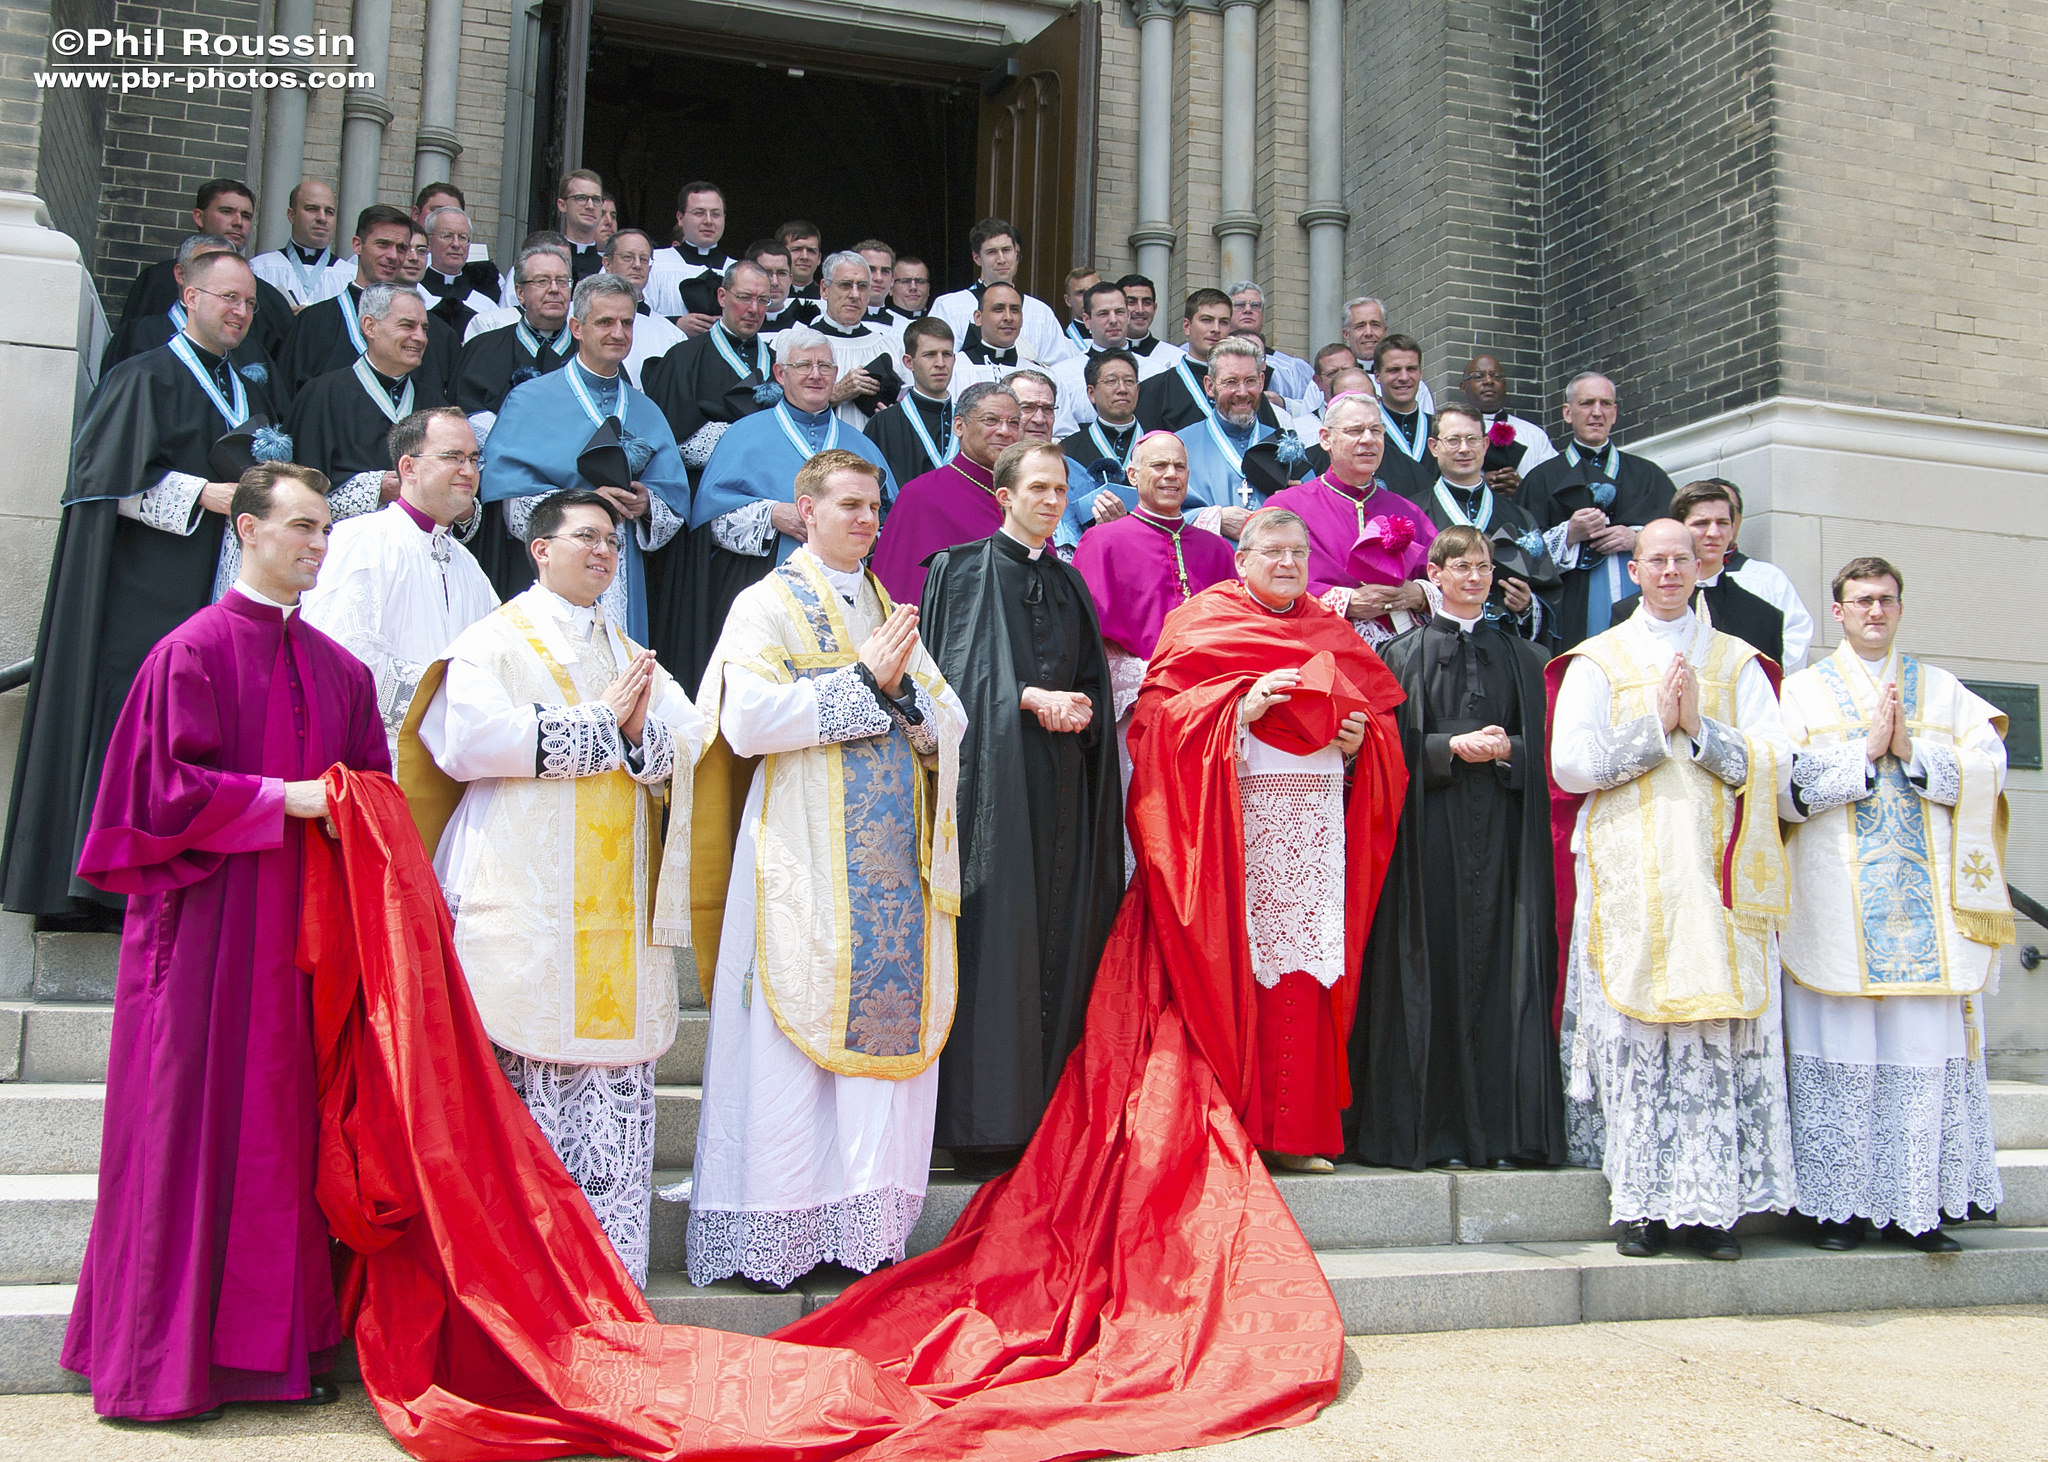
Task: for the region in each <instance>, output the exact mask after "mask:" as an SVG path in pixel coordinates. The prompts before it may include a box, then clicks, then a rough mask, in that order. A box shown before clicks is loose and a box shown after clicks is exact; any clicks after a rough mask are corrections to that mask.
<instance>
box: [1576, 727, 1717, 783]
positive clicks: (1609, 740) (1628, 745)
mask: <svg viewBox="0 0 2048 1462" xmlns="http://www.w3.org/2000/svg"><path fill="white" fill-rule="evenodd" d="M1704 725H1705V723H1704V722H1702V729H1704ZM1670 752H1671V748H1670V746H1669V745H1668V744H1667V743H1666V742H1665V739H1664V727H1663V726H1662V724H1661V723H1659V721H1658V720H1657V718H1656V717H1655V716H1654V715H1651V716H1638V717H1636V718H1635V719H1634V720H1633V721H1624V722H1622V724H1621V725H1619V726H1607V727H1603V728H1602V729H1600V730H1599V731H1597V732H1596V733H1595V738H1594V746H1593V754H1592V773H1591V775H1592V782H1593V785H1594V786H1596V787H1598V788H1599V789H1600V790H1601V791H1603V792H1607V791H1611V790H1613V789H1614V788H1616V787H1620V786H1625V785H1627V784H1628V783H1630V782H1633V781H1634V780H1635V779H1636V778H1637V777H1640V776H1641V775H1642V774H1643V773H1644V772H1647V771H1649V770H1650V769H1651V768H1652V767H1654V766H1656V765H1657V764H1658V763H1659V762H1661V761H1663V760H1664V758H1665V757H1666V756H1668V755H1670Z"/></svg>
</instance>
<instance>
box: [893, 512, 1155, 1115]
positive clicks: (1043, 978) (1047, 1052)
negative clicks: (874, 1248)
mask: <svg viewBox="0 0 2048 1462" xmlns="http://www.w3.org/2000/svg"><path fill="white" fill-rule="evenodd" d="M919 630H920V632H921V633H922V635H923V636H924V642H925V645H926V647H927V648H928V649H929V650H930V651H931V654H932V658H933V659H935V660H936V661H937V662H938V665H939V668H940V670H941V671H943V672H944V673H945V676H946V680H947V683H948V684H950V685H951V686H952V687H953V689H954V691H955V692H956V693H957V694H958V695H959V697H960V699H961V700H962V701H963V702H964V703H965V705H966V707H967V720H968V725H967V739H966V742H965V743H964V744H963V746H962V747H961V756H960V883H961V900H960V903H961V908H960V919H959V923H958V926H957V933H958V939H959V951H960V1006H959V1012H958V1014H957V1015H955V1017H954V1019H953V1029H952V1033H951V1035H949V1036H948V1037H947V1040H946V1046H945V1049H944V1051H943V1052H942V1053H941V1055H940V1057H939V1104H938V1116H937V1129H936V1133H935V1135H934V1138H933V1140H934V1142H935V1143H936V1144H937V1145H938V1146H940V1147H944V1148H949V1149H959V1150H962V1151H972V1150H975V1149H985V1148H1003V1147H1017V1146H1022V1145H1023V1144H1024V1143H1027V1142H1029V1141H1030V1140H1031V1134H1032V1133H1033V1132H1034V1131H1036V1130H1037V1127H1038V1121H1039V1118H1040V1117H1041V1116H1042V1115H1044V1112H1045V1104H1046V1100H1047V1098H1048V1097H1049V1096H1050V1095H1051V1093H1052V1088H1053V1086H1054V1085H1055V1084H1056V1083H1057V1082H1058V1080H1059V1074H1060V1069H1061V1068H1062V1067H1063V1066H1064V1065H1065V1064H1066V1059H1067V1055H1068V1053H1069V1052H1070V1051H1072V1050H1073V1048H1074V1046H1075V1044H1076V1043H1077V1042H1078V1041H1079V1040H1080V1037H1081V1023H1082V1019H1083V1017H1084V1016H1085V1014H1086V1012H1087V1006H1088V990H1089V986H1090V984H1091V982H1092V981H1093V979H1094V976H1095V964H1096V961H1097V960H1098V959H1099V958H1100V957H1101V954H1102V946H1103V942H1104V941H1105V940H1106V939H1107V938H1108V937H1109V926H1110V923H1111V921H1112V920H1113V919H1114V918H1115V917H1116V910H1117V904H1118V903H1119V902H1120V901H1121V900H1122V898H1123V891H1124V866H1123V828H1122V818H1123V786H1122V782H1121V779H1120V777H1119V774H1118V771H1117V755H1116V725H1115V722H1114V721H1113V719H1112V718H1111V715H1110V698H1109V665H1108V662H1107V660H1106V659H1105V658H1104V655H1103V650H1102V635H1101V632H1100V630H1099V628H1098V626H1097V624H1096V619H1095V606H1094V603H1093V602H1092V601H1091V600H1090V598H1089V596H1088V587H1087V585H1086V584H1085V583H1084V582H1083V581H1082V579H1081V576H1080V575H1079V574H1077V573H1075V572H1074V571H1073V569H1071V568H1069V567H1068V566H1067V565H1066V564H1064V563H1062V562H1061V561H1060V560H1059V558H1058V556H1057V555H1055V554H1054V553H1052V552H1051V551H1050V550H1049V549H1048V550H1046V551H1043V552H1041V553H1040V554H1039V555H1038V556H1037V557H1035V558H1034V557H1032V555H1031V553H1030V551H1029V550H1027V549H1026V548H1025V547H1024V545H1023V544H1021V543H1019V542H1017V541H1016V540H1015V539H1013V538H1009V537H1006V536H1005V535H1003V534H1001V533H998V534H996V535H995V536H994V537H993V538H988V539H985V540H983V541H982V542H979V543H969V544H965V545H963V546H961V547H959V548H953V549H949V550H947V551H946V552H944V553H941V554H936V555H934V556H933V558H932V561H931V574H930V576H929V577H928V578H927V579H926V580H925V586H924V600H923V604H922V606H921V618H920V624H919ZM1031 686H1036V687H1038V688H1040V689H1043V690H1061V691H1080V692H1081V693H1082V694H1084V695H1086V696H1087V697H1088V699H1089V700H1090V702H1091V703H1092V704H1093V705H1094V707H1095V716H1094V719H1093V720H1092V721H1091V722H1090V724H1089V726H1088V728H1087V730H1085V731H1080V732H1050V731H1047V730H1045V729H1044V728H1043V727H1042V726H1040V725H1039V723H1038V719H1037V717H1036V716H1034V715H1032V714H1030V713H1028V712H1026V711H1025V710H1024V709H1023V708H1022V705H1021V703H1020V702H1021V697H1022V695H1023V692H1024V690H1025V688H1026V687H1031Z"/></svg>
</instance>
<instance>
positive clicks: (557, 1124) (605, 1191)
mask: <svg viewBox="0 0 2048 1462" xmlns="http://www.w3.org/2000/svg"><path fill="white" fill-rule="evenodd" d="M498 1069H499V1070H501V1071H503V1072H504V1073H505V1079H506V1080H508V1081H510V1082H511V1083H512V1088H513V1090H515V1091H517V1092H518V1093H519V1099H520V1100H521V1101H522V1102H524V1103H525V1104H526V1110H527V1111H529V1112H531V1113H532V1114H533V1121H534V1125H535V1126H537V1127H539V1128H540V1130H541V1135H542V1136H544V1137H546V1138H547V1140H548V1145H549V1146H550V1147H552V1148H554V1150H555V1154H556V1156H558V1157H560V1158H561V1159H562V1166H563V1167H565V1168H567V1169H568V1170H569V1176H570V1177H572V1178H574V1179H575V1180H576V1185H577V1186H578V1187H579V1188H581V1189H582V1190H583V1196H584V1197H585V1198H587V1199H589V1200H590V1210H591V1212H593V1213H595V1214H596V1215H597V1221H598V1222H599V1223H600V1224H602V1225H603V1226H604V1232H605V1237H606V1238H608V1239H610V1240H611V1241H612V1248H613V1249H615V1250H617V1251H618V1255H619V1262H621V1263H622V1264H624V1265H625V1266H626V1272H627V1273H628V1274H630V1275H632V1276H633V1283H635V1284H637V1285H639V1286H640V1287H641V1288H642V1289H645V1288H646V1287H647V1252H648V1229H649V1226H650V1222H651V1219H652V1216H653V1215H652V1208H653V1204H654V1063H653V1062H652V1061H642V1062H640V1063H639V1064H638V1065H635V1066H565V1065H561V1064H559V1063H557V1062H553V1061H535V1060H532V1059H531V1058H529V1057H526V1056H517V1055H514V1054H513V1053H512V1052H510V1051H507V1050H504V1049H502V1048H498Z"/></svg>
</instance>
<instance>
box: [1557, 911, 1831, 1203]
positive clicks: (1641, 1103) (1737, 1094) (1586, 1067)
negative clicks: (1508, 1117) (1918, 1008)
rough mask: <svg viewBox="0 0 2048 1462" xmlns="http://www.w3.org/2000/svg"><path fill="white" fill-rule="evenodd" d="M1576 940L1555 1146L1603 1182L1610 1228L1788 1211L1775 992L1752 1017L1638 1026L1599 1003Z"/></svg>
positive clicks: (1785, 1113) (1787, 1141)
mask: <svg viewBox="0 0 2048 1462" xmlns="http://www.w3.org/2000/svg"><path fill="white" fill-rule="evenodd" d="M1579 922H1580V924H1581V926H1583V924H1584V922H1585V921H1584V919H1583V918H1581V920H1580V921H1579ZM1584 937H1585V936H1584V933H1583V928H1581V929H1580V930H1578V931H1575V933H1574V942H1575V948H1574V950H1573V956H1572V961H1571V968H1570V971H1569V972H1568V975H1567V980H1568V987H1567V989H1568V993H1567V999H1566V1002H1565V1008H1564V1023H1563V1026H1562V1028H1561V1029H1560V1031H1559V1034H1558V1046H1559V1053H1560V1058H1561V1060H1562V1061H1563V1063H1564V1075H1565V1090H1566V1095H1565V1138H1566V1145H1567V1150H1568V1152H1569V1154H1570V1159H1571V1161H1572V1162H1573V1163H1574V1164H1575V1165H1577V1166H1580V1167H1593V1168H1599V1169H1601V1170H1602V1171H1603V1172H1604V1173H1605V1174H1606V1175H1607V1183H1608V1190H1609V1199H1610V1202H1611V1204H1612V1210H1611V1211H1612V1215H1613V1221H1614V1222H1616V1223H1623V1222H1627V1221H1628V1220H1630V1219H1637V1218H1655V1219H1662V1220H1663V1221H1664V1222H1666V1223H1670V1224H1708V1225H1711V1226H1713V1227H1715V1228H1726V1227H1728V1226H1729V1225H1731V1224H1733V1223H1734V1222H1735V1221H1736V1220H1737V1219H1738V1218H1740V1217H1741V1216H1742V1215H1743V1214H1745V1213H1759V1212H1764V1211H1772V1212H1777V1213H1785V1212H1789V1211H1790V1210H1791V1209H1792V1207H1793V1206H1794V1205H1795V1204H1796V1203H1797V1202H1798V1199H1799V1190H1798V1186H1797V1180H1796V1176H1795V1173H1796V1168H1795V1164H1794V1161H1793V1151H1792V1129H1791V1120H1790V1102H1789V1099H1788V1097H1787V1094H1786V1089H1785V1048H1784V1038H1783V1028H1782V1024H1781V1021H1782V1011H1781V1008H1780V1007H1779V1006H1778V1003H1777V1001H1776V999H1775V991H1774V992H1773V994H1774V998H1773V1000H1772V1002H1771V1009H1770V1010H1769V1011H1767V1012H1766V1013H1765V1014H1764V1016H1763V1017H1762V1018H1761V1019H1758V1020H1717V1021H1697V1022H1692V1023H1688V1024H1676V1025H1650V1024H1646V1023H1644V1022H1641V1021H1637V1020H1632V1019H1630V1018H1629V1017H1628V1016H1626V1015H1623V1014H1622V1013H1621V1012H1620V1011H1618V1010H1616V1009H1615V1008H1614V1007H1613V1006H1612V1005H1610V1004H1608V1002H1607V997H1606V994H1605V992H1604V991H1602V990H1601V988H1600V982H1599V978H1598V976H1596V975H1595V974H1594V973H1593V972H1592V971H1591V970H1590V969H1588V968H1587V966H1586V963H1585V957H1584ZM1774 983H1775V982H1774Z"/></svg>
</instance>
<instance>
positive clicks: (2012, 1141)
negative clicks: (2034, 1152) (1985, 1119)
mask: <svg viewBox="0 0 2048 1462" xmlns="http://www.w3.org/2000/svg"><path fill="white" fill-rule="evenodd" d="M1991 1131H1992V1133H1993V1134H1994V1135H1995V1136H1996V1137H1997V1139H1998V1145H1999V1146H2000V1147H2001V1148H2006V1147H2012V1148H2042V1147H2048V1085H2043V1084H2041V1083H2040V1082H2034V1081H1994V1082H1992V1083H1991Z"/></svg>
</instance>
